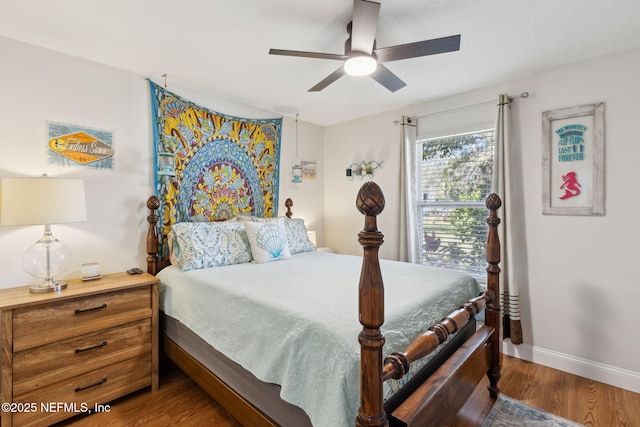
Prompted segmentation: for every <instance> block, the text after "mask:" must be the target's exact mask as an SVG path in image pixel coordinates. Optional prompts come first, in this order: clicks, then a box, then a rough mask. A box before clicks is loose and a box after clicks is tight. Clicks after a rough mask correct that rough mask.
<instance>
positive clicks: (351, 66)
mask: <svg viewBox="0 0 640 427" xmlns="http://www.w3.org/2000/svg"><path fill="white" fill-rule="evenodd" d="M376 68H378V62H377V61H376V60H375V58H374V57H372V56H368V55H357V56H351V57H350V58H348V59H347V60H346V61H345V62H344V71H345V73H347V74H349V75H350V76H368V75H369V74H371V73H373V72H374V71H375V70H376Z"/></svg>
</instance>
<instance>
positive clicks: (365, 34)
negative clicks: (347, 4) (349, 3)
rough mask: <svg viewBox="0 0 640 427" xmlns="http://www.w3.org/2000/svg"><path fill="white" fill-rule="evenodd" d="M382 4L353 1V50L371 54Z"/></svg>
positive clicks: (361, 0)
mask: <svg viewBox="0 0 640 427" xmlns="http://www.w3.org/2000/svg"><path fill="white" fill-rule="evenodd" d="M379 14H380V3H374V2H372V1H367V0H353V19H352V20H351V50H357V51H358V52H364V53H367V54H371V51H372V50H373V41H374V39H375V37H376V28H377V27H378V15H379Z"/></svg>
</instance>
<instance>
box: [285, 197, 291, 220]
mask: <svg viewBox="0 0 640 427" xmlns="http://www.w3.org/2000/svg"><path fill="white" fill-rule="evenodd" d="M291 206H293V200H291V199H287V200H285V201H284V207H285V208H287V213H285V214H284V215H285V216H286V217H287V218H291V217H292V216H293V212H291Z"/></svg>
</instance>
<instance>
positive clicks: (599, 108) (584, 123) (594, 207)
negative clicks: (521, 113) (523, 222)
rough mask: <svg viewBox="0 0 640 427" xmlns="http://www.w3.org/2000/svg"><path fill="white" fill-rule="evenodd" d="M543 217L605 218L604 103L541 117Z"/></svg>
mask: <svg viewBox="0 0 640 427" xmlns="http://www.w3.org/2000/svg"><path fill="white" fill-rule="evenodd" d="M542 213H543V214H551V215H604V103H599V104H589V105H582V106H579V107H572V108H564V109H561V110H554V111H545V112H543V113H542Z"/></svg>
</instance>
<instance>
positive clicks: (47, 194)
mask: <svg viewBox="0 0 640 427" xmlns="http://www.w3.org/2000/svg"><path fill="white" fill-rule="evenodd" d="M86 219H87V207H86V203H85V197H84V182H83V181H82V180H80V179H62V178H45V177H41V178H3V179H2V181H1V182H0V224H2V225H34V224H39V225H44V224H61V223H65V222H77V221H86Z"/></svg>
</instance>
